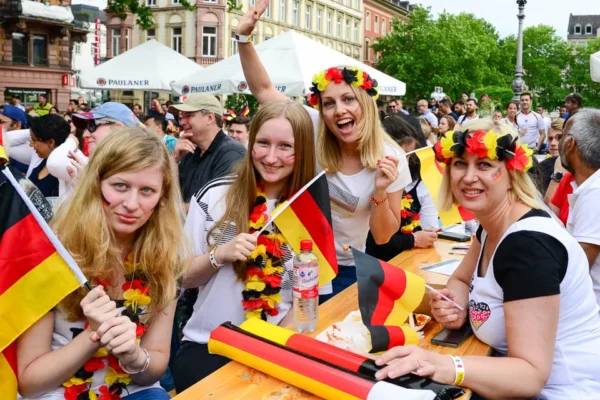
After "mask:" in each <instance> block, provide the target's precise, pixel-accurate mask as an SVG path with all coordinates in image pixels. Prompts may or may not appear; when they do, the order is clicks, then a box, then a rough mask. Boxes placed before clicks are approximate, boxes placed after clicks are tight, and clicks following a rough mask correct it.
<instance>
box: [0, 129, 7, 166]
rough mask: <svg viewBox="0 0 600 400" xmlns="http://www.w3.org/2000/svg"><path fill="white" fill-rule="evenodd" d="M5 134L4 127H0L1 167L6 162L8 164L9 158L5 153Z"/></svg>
mask: <svg viewBox="0 0 600 400" xmlns="http://www.w3.org/2000/svg"><path fill="white" fill-rule="evenodd" d="M3 133H4V132H3V131H2V125H0V165H4V164H6V162H8V157H6V152H5V151H4V139H3V138H2V135H3Z"/></svg>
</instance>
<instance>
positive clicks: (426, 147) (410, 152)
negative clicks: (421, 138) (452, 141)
mask: <svg viewBox="0 0 600 400" xmlns="http://www.w3.org/2000/svg"><path fill="white" fill-rule="evenodd" d="M431 147H433V145H431V144H430V145H429V146H425V147H420V148H418V149H415V150H413V151H409V152H408V153H404V155H405V156H410V155H411V154H414V153H416V152H417V151H421V150H425V149H429V148H431Z"/></svg>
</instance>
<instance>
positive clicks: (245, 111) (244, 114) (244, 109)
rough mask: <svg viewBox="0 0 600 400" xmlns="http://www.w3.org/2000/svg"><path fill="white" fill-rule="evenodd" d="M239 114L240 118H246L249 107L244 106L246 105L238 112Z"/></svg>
mask: <svg viewBox="0 0 600 400" xmlns="http://www.w3.org/2000/svg"><path fill="white" fill-rule="evenodd" d="M239 114H240V115H241V116H242V117H247V116H248V114H250V107H248V104H246V105H245V106H244V108H242V109H241V110H240V112H239Z"/></svg>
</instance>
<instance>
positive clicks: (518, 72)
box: [512, 0, 527, 102]
mask: <svg viewBox="0 0 600 400" xmlns="http://www.w3.org/2000/svg"><path fill="white" fill-rule="evenodd" d="M517 4H518V5H519V14H518V15H517V18H518V19H519V39H518V45H517V66H516V68H515V79H513V81H512V90H513V93H514V94H515V95H514V97H513V100H514V101H517V102H520V101H521V93H523V89H524V88H525V81H524V80H523V20H524V19H525V4H527V0H517Z"/></svg>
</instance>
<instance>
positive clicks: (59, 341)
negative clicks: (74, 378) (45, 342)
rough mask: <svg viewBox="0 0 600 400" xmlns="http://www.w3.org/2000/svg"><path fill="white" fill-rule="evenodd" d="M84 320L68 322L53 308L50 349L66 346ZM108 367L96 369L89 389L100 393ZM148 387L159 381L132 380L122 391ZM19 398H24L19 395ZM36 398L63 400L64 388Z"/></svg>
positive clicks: (129, 391)
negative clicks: (137, 382)
mask: <svg viewBox="0 0 600 400" xmlns="http://www.w3.org/2000/svg"><path fill="white" fill-rule="evenodd" d="M84 326H85V321H78V322H69V321H67V320H66V319H65V317H64V315H63V313H62V312H61V311H59V310H55V312H54V332H52V351H55V350H58V349H60V348H61V347H63V346H66V345H67V344H68V343H69V342H71V341H72V340H73V339H74V338H75V336H77V334H79V333H80V332H81V331H83V330H84ZM103 362H104V364H105V365H106V364H107V361H106V360H104V361H103ZM108 369H109V367H108V366H107V365H106V366H105V368H104V369H101V370H98V371H96V372H94V375H93V376H92V379H93V381H92V383H91V389H92V390H94V391H95V392H96V393H100V391H99V388H100V386H102V385H106V383H105V379H106V373H107V372H108ZM150 388H160V383H159V382H155V383H154V384H153V385H148V386H139V385H136V384H135V383H134V382H133V381H132V382H131V383H130V384H129V385H127V390H124V391H123V392H124V393H128V394H133V393H135V392H139V391H140V390H146V389H150ZM20 398H21V399H25V398H22V397H20ZM36 399H38V400H40V399H41V400H65V388H64V387H63V386H60V387H58V388H56V389H54V390H51V391H50V392H47V393H45V394H43V395H42V396H40V397H36Z"/></svg>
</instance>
